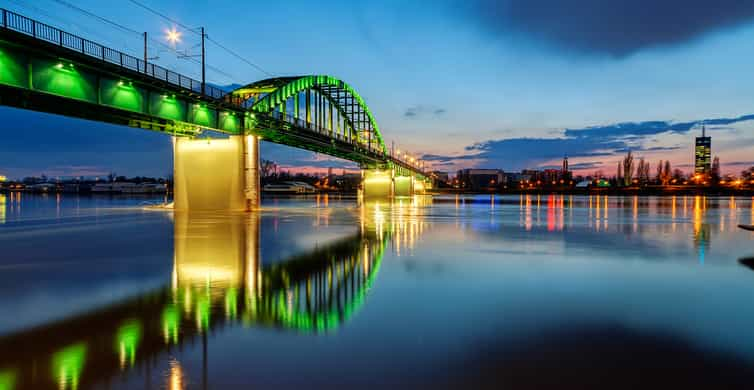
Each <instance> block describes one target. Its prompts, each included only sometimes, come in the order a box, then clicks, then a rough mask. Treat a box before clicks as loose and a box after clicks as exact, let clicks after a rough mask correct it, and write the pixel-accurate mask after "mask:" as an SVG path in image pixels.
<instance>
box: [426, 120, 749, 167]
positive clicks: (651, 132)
mask: <svg viewBox="0 0 754 390" xmlns="http://www.w3.org/2000/svg"><path fill="white" fill-rule="evenodd" d="M750 120H754V115H745V116H741V117H738V118H716V119H705V120H697V121H689V122H682V123H675V122H670V121H645V122H626V123H617V124H611V125H602V126H592V127H586V128H581V129H566V130H564V131H563V132H562V133H561V134H562V136H560V137H553V138H507V139H497V140H488V141H484V142H479V143H475V144H472V145H468V146H466V147H465V151H466V152H467V153H465V154H462V155H446V156H443V155H437V154H428V155H424V156H422V159H424V160H426V161H432V162H434V163H449V162H454V163H465V164H466V165H470V164H471V163H470V162H471V161H473V162H474V163H475V164H482V165H484V166H489V167H504V168H505V169H509V170H520V169H525V168H543V167H544V166H543V164H547V163H550V164H551V161H552V160H557V159H561V158H563V156H566V155H567V156H568V157H575V158H595V157H611V156H616V155H619V154H623V153H626V152H627V151H629V150H632V151H634V152H662V151H673V150H678V149H681V148H682V146H679V145H672V146H649V145H646V144H647V143H649V142H647V141H648V140H650V139H651V138H652V137H654V136H657V135H660V134H670V133H676V134H685V133H688V132H689V131H691V130H693V129H697V128H698V127H699V126H700V125H701V124H702V123H706V124H708V125H710V127H709V131H710V132H711V133H712V132H715V131H718V128H717V127H716V126H723V127H724V126H726V125H729V124H733V123H737V122H744V121H750ZM581 163H582V164H589V165H585V166H583V167H581V166H579V165H577V164H572V165H571V167H572V168H573V169H576V170H578V169H590V168H595V167H597V166H599V165H597V164H598V162H596V161H595V162H593V163H584V162H581ZM725 165H732V164H725ZM474 166H477V165H474ZM679 167H680V165H679Z"/></svg>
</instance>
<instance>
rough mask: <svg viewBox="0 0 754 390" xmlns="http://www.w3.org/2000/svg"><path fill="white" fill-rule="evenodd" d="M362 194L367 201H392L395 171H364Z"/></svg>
mask: <svg viewBox="0 0 754 390" xmlns="http://www.w3.org/2000/svg"><path fill="white" fill-rule="evenodd" d="M361 184H362V192H363V194H364V198H365V199H390V198H392V197H393V194H394V188H393V171H392V170H387V169H364V170H362V171H361Z"/></svg>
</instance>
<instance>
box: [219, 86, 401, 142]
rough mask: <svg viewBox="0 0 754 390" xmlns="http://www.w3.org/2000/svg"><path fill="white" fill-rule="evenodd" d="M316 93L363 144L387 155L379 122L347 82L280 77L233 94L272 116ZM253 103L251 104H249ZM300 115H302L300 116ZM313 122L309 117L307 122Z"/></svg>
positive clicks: (241, 89) (236, 98)
mask: <svg viewBox="0 0 754 390" xmlns="http://www.w3.org/2000/svg"><path fill="white" fill-rule="evenodd" d="M308 91H315V92H317V93H319V94H321V95H322V96H323V97H324V98H325V99H326V100H327V102H328V104H331V105H332V107H333V108H334V109H335V110H337V112H338V114H339V115H340V116H341V117H343V118H344V119H345V120H346V123H347V125H348V127H349V129H348V130H349V131H351V132H352V134H355V135H357V137H358V139H359V140H360V141H361V142H362V143H368V142H370V141H371V142H372V143H374V144H376V145H377V147H378V148H379V150H381V151H382V153H384V154H387V148H386V146H385V142H384V140H383V139H382V134H381V133H380V130H379V127H378V126H377V121H375V119H374V116H373V115H372V113H371V111H370V110H369V107H367V105H366V103H365V102H364V99H363V98H362V97H361V96H360V95H359V94H358V93H357V92H356V91H355V90H354V89H353V87H351V86H350V85H348V84H347V83H346V82H344V81H342V80H340V79H337V78H335V77H331V76H314V75H311V76H293V77H278V78H271V79H266V80H261V81H257V82H255V83H252V84H249V85H247V86H244V87H241V88H239V89H236V90H235V91H233V92H232V93H231V95H232V97H233V98H234V99H235V100H241V101H243V102H246V103H245V104H246V105H247V106H248V105H249V104H250V109H251V110H252V111H254V112H258V113H265V114H272V113H274V112H276V111H277V112H282V111H283V110H285V106H286V104H287V103H288V102H289V101H290V100H291V99H294V100H296V99H298V98H299V96H300V94H301V93H307V92H308ZM249 102H250V103H249ZM296 115H298V112H296ZM305 120H306V121H309V118H308V115H307V118H305Z"/></svg>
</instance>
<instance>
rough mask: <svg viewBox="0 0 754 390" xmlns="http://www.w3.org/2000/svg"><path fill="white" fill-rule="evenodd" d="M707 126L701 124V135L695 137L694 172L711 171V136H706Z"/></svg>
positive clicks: (705, 172)
mask: <svg viewBox="0 0 754 390" xmlns="http://www.w3.org/2000/svg"><path fill="white" fill-rule="evenodd" d="M706 133H707V128H706V127H705V126H704V125H702V136H701V137H696V146H695V148H694V174H695V175H707V176H709V174H710V173H711V171H712V160H711V158H712V137H707V134H706Z"/></svg>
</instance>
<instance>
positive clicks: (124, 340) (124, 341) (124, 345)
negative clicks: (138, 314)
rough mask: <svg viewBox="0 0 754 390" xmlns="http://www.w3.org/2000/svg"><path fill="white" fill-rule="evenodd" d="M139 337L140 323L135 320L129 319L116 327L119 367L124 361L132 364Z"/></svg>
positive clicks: (123, 364) (123, 365) (124, 364)
mask: <svg viewBox="0 0 754 390" xmlns="http://www.w3.org/2000/svg"><path fill="white" fill-rule="evenodd" d="M140 339H141V323H139V321H137V320H129V321H127V322H126V323H125V324H123V325H122V326H121V327H120V328H119V329H118V336H117V338H116V340H117V342H116V348H117V351H118V356H119V358H120V366H121V368H124V367H125V366H126V362H128V364H129V365H131V366H132V365H133V364H134V362H135V361H136V347H137V346H138V345H139V340H140Z"/></svg>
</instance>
